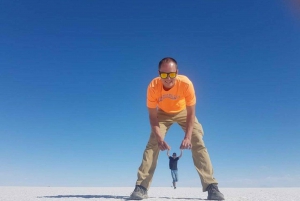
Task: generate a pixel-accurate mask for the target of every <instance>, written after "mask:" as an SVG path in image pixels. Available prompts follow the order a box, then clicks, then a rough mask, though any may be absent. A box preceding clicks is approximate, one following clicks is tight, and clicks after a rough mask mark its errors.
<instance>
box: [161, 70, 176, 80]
mask: <svg viewBox="0 0 300 201" xmlns="http://www.w3.org/2000/svg"><path fill="white" fill-rule="evenodd" d="M159 75H160V77H161V78H162V79H166V78H168V76H169V78H175V77H176V75H177V72H170V73H164V72H160V71H159Z"/></svg>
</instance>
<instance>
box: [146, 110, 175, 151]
mask: <svg viewBox="0 0 300 201" xmlns="http://www.w3.org/2000/svg"><path fill="white" fill-rule="evenodd" d="M148 112H149V120H150V125H151V129H152V132H153V133H154V135H155V137H156V140H157V143H158V147H159V149H160V150H161V151H164V150H166V149H167V150H169V149H170V147H169V145H168V144H167V143H166V142H165V141H164V138H163V137H162V136H161V135H160V133H159V124H158V119H157V109H156V108H148Z"/></svg>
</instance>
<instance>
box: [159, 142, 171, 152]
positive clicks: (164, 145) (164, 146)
mask: <svg viewBox="0 0 300 201" xmlns="http://www.w3.org/2000/svg"><path fill="white" fill-rule="evenodd" d="M158 148H159V149H160V150H161V151H164V150H170V149H171V147H170V146H169V145H168V144H167V143H166V142H165V141H158Z"/></svg>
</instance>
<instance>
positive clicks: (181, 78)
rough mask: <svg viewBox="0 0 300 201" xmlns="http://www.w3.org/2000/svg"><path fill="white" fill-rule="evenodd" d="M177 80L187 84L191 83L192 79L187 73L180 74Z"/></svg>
mask: <svg viewBox="0 0 300 201" xmlns="http://www.w3.org/2000/svg"><path fill="white" fill-rule="evenodd" d="M177 80H178V81H180V82H183V83H186V84H191V83H192V81H191V80H190V79H189V78H188V77H187V76H185V75H178V76H177Z"/></svg>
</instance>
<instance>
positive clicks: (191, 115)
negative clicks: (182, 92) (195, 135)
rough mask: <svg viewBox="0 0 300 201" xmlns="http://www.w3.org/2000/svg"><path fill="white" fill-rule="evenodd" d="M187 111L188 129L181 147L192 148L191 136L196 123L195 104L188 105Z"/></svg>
mask: <svg viewBox="0 0 300 201" xmlns="http://www.w3.org/2000/svg"><path fill="white" fill-rule="evenodd" d="M186 111H187V116H186V131H185V136H184V139H183V141H182V143H181V146H180V149H191V147H192V144H191V138H192V132H193V128H194V123H195V105H192V106H186Z"/></svg>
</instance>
